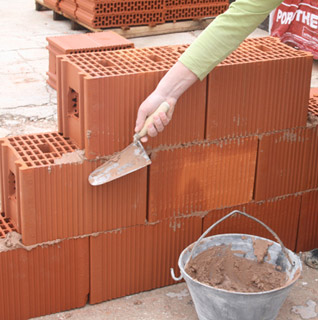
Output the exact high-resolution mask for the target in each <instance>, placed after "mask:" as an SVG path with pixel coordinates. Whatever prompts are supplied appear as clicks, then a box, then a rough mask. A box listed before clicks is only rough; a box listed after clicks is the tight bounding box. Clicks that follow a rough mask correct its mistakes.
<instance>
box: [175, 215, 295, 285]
mask: <svg viewBox="0 0 318 320" xmlns="http://www.w3.org/2000/svg"><path fill="white" fill-rule="evenodd" d="M236 213H238V214H241V215H243V216H245V217H247V218H250V219H252V220H254V221H256V222H258V223H259V224H261V225H262V226H263V227H264V228H265V229H267V230H268V231H269V232H270V233H271V234H272V235H273V236H274V237H275V239H276V240H277V241H278V243H279V244H280V246H281V248H282V251H283V253H284V255H285V256H286V258H287V260H288V261H289V263H290V265H291V266H292V268H293V267H294V266H295V265H296V263H295V261H291V259H290V256H289V255H288V253H287V251H286V248H285V246H284V244H283V243H282V241H281V240H280V239H279V237H278V235H277V234H276V233H275V232H274V231H273V230H272V229H271V228H270V227H268V226H267V225H266V224H265V223H264V222H262V221H260V220H258V219H257V218H255V217H253V216H251V215H249V214H247V213H245V212H242V211H239V210H234V211H232V212H230V213H229V214H227V215H226V216H224V217H223V218H221V219H220V220H218V221H217V222H215V223H214V224H213V225H212V226H210V227H209V228H208V229H207V230H205V231H204V233H203V234H202V235H201V237H200V238H199V239H198V240H197V241H196V243H195V245H194V246H193V248H192V250H191V254H190V257H189V259H188V261H187V263H188V262H189V261H190V260H191V259H192V255H193V252H194V251H195V249H196V247H197V246H198V245H199V243H200V242H201V240H202V239H203V238H204V237H205V236H206V235H207V234H208V233H209V232H210V231H211V230H212V229H213V228H214V227H216V226H217V225H218V224H219V223H221V222H222V221H224V220H226V219H227V218H229V217H231V216H233V215H235V214H236ZM170 272H171V276H172V278H173V280H175V281H180V280H182V278H183V277H182V274H181V275H180V277H176V276H175V273H174V270H173V268H171V269H170Z"/></svg>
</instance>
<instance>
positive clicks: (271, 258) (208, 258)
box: [171, 210, 302, 320]
mask: <svg viewBox="0 0 318 320" xmlns="http://www.w3.org/2000/svg"><path fill="white" fill-rule="evenodd" d="M235 214H240V215H243V216H246V217H248V218H250V219H252V220H254V221H256V222H258V223H260V224H261V225H263V226H264V227H265V228H266V229H267V230H268V231H270V232H271V233H272V235H273V236H274V237H275V239H276V240H277V242H274V241H271V240H268V239H266V238H262V237H258V236H252V235H246V234H219V235H215V236H211V237H208V238H205V236H206V235H207V234H208V233H209V232H210V231H211V230H212V229H213V228H214V227H215V226H216V225H217V224H219V223H220V222H222V221H224V220H225V219H227V218H229V217H230V216H232V215H235ZM210 250H211V251H210ZM200 255H201V257H200ZM268 265H270V266H268ZM178 266H179V268H180V272H181V275H180V277H178V278H177V277H176V276H175V274H174V271H173V269H171V275H172V277H173V279H174V280H176V281H179V280H181V279H182V278H183V279H184V280H185V281H186V283H187V286H188V289H189V291H190V294H191V297H192V300H193V302H194V306H195V309H196V312H197V315H198V318H199V319H200V320H274V319H276V317H277V314H278V312H279V309H280V308H281V306H282V304H283V303H284V301H285V300H286V298H287V295H288V293H289V291H290V290H291V288H292V286H293V284H294V283H295V282H296V280H297V279H298V278H299V276H300V273H301V269H302V266H301V261H300V259H299V257H298V256H297V255H296V254H294V253H293V252H292V251H290V250H288V249H286V248H285V247H284V245H283V243H282V242H281V240H280V239H279V238H278V236H277V235H276V234H275V232H274V231H273V230H271V229H270V228H269V227H268V226H266V225H265V224H264V223H263V222H261V221H260V220H258V219H256V218H254V217H252V216H250V215H248V214H246V213H245V212H241V211H238V210H235V211H232V212H231V213H229V214H228V215H226V216H224V217H223V218H222V219H220V220H219V221H217V222H216V223H215V224H213V225H212V226H211V227H209V228H208V229H207V230H206V231H205V232H204V233H203V234H202V235H201V237H200V238H199V239H198V241H197V242H195V243H193V244H191V245H189V246H188V247H187V248H185V249H184V250H183V252H182V253H181V255H180V257H179V261H178ZM258 269H259V270H258Z"/></svg>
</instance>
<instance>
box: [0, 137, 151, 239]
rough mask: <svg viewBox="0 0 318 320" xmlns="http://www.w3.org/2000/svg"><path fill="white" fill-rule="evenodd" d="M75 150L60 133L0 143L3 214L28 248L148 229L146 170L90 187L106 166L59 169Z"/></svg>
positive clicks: (88, 164) (75, 164) (86, 164)
mask: <svg viewBox="0 0 318 320" xmlns="http://www.w3.org/2000/svg"><path fill="white" fill-rule="evenodd" d="M75 148H76V146H75V145H74V144H72V143H71V142H70V141H69V140H65V139H64V138H62V137H61V136H60V135H59V134H57V133H45V134H35V135H28V136H17V137H10V138H5V139H3V140H1V150H2V163H1V166H2V168H1V170H2V177H3V179H4V182H3V186H4V188H3V194H4V196H3V200H4V207H3V208H4V212H5V215H6V217H8V218H11V219H12V220H14V222H15V223H16V224H17V228H18V230H19V232H20V233H21V234H22V241H23V243H24V244H25V245H31V244H35V243H41V242H44V241H49V240H55V239H65V238H69V237H73V236H78V235H83V234H90V233H92V232H97V231H105V230H112V229H116V228H120V227H127V226H131V225H137V224H143V223H144V221H145V219H146V195H147V169H146V168H144V169H141V170H139V171H136V172H135V173H132V174H130V175H127V176H125V177H123V178H121V179H117V180H115V181H114V182H110V183H107V184H105V185H103V186H100V187H92V186H91V185H90V184H89V182H88V176H89V174H90V173H91V172H92V171H93V170H94V169H96V168H97V166H99V165H101V163H102V161H100V160H99V161H84V160H81V159H79V160H77V161H74V160H73V162H71V161H68V162H67V161H66V163H62V164H59V163H58V161H59V159H60V158H61V157H62V156H63V154H65V153H68V154H69V153H70V152H74V150H75ZM73 155H74V154H73ZM64 156H65V155H64ZM11 174H12V175H13V177H11ZM13 181H15V182H13Z"/></svg>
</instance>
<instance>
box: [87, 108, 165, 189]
mask: <svg viewBox="0 0 318 320" xmlns="http://www.w3.org/2000/svg"><path fill="white" fill-rule="evenodd" d="M169 108H170V106H169V104H168V103H167V102H163V103H162V104H161V105H160V106H159V107H158V109H157V110H156V111H155V112H154V113H152V114H151V115H150V116H149V117H148V118H147V119H146V121H145V124H144V126H143V128H142V129H141V130H140V131H139V132H138V133H136V134H135V135H134V141H133V143H131V144H130V145H129V146H128V147H126V148H125V149H124V150H122V151H120V152H117V153H115V154H114V155H112V156H111V158H110V159H109V160H107V161H106V162H105V163H104V164H102V165H101V166H100V167H98V168H97V169H96V170H94V171H93V172H92V173H91V174H90V175H89V177H88V181H89V183H90V184H91V185H92V186H99V185H101V184H104V183H107V182H110V181H112V180H115V179H117V178H120V177H122V176H125V175H126V174H129V173H131V172H134V171H136V170H139V169H141V168H143V167H146V166H147V165H149V164H151V160H150V158H149V157H148V155H147V153H146V151H145V149H144V147H143V146H142V144H141V142H140V139H141V138H142V137H144V136H145V135H146V134H147V128H148V125H149V124H150V123H152V122H153V118H154V117H155V116H156V115H158V114H159V113H160V112H165V113H167V112H168V110H169Z"/></svg>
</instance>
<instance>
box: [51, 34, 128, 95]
mask: <svg viewBox="0 0 318 320" xmlns="http://www.w3.org/2000/svg"><path fill="white" fill-rule="evenodd" d="M46 39H47V41H48V44H49V45H48V47H47V48H48V50H49V71H48V80H47V82H48V83H49V85H50V86H51V87H53V88H54V89H56V87H57V83H56V81H57V80H56V57H57V56H58V55H61V54H74V53H80V52H94V51H110V50H120V49H125V48H133V47H134V44H133V42H131V41H129V40H127V39H125V38H124V37H122V36H120V35H119V34H117V33H115V32H113V31H104V32H97V33H85V34H72V35H65V36H57V37H48V38H46Z"/></svg>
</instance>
